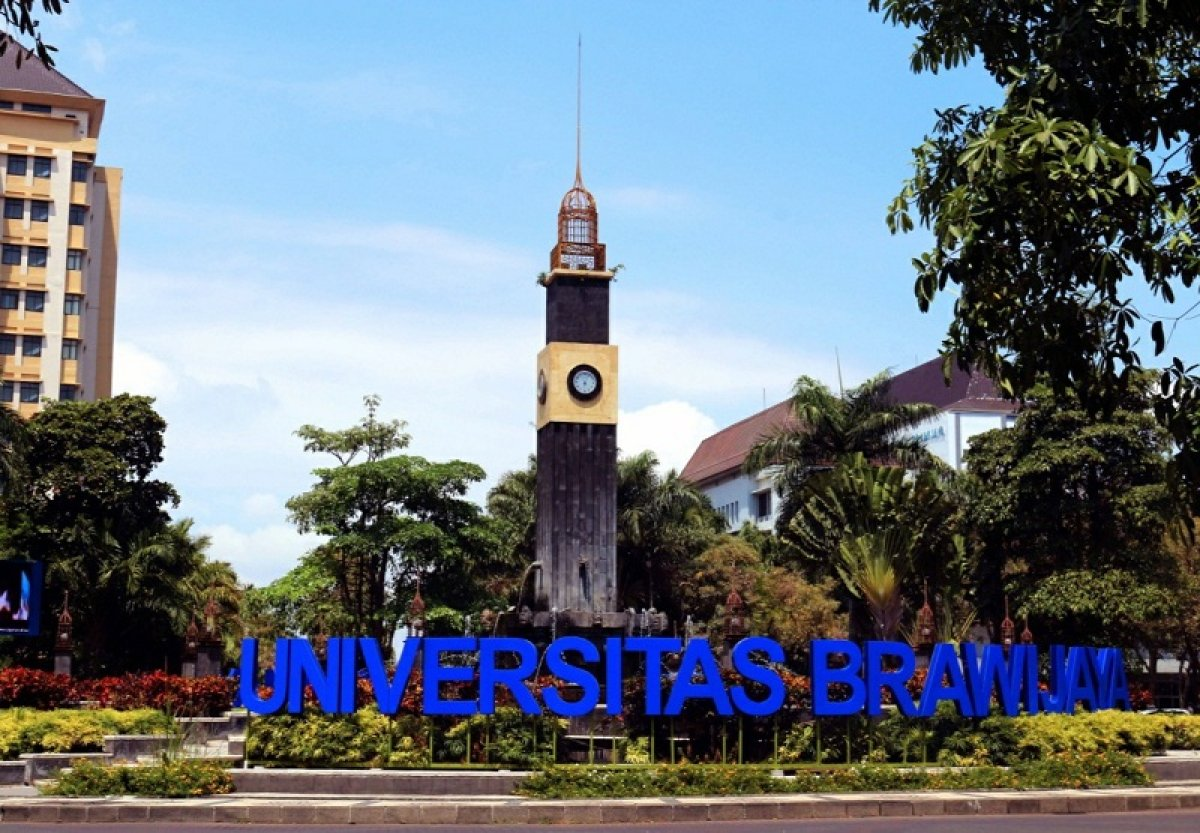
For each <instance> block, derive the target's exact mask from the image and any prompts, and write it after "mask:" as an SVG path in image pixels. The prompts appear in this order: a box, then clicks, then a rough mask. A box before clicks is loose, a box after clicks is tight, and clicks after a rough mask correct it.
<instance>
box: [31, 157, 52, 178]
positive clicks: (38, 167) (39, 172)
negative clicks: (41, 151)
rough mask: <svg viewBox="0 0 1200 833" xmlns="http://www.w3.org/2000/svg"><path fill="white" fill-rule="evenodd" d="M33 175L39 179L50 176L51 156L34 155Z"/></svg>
mask: <svg viewBox="0 0 1200 833" xmlns="http://www.w3.org/2000/svg"><path fill="white" fill-rule="evenodd" d="M33 175H34V176H36V177H37V178H38V179H49V178H50V157H49V156H35V157H33Z"/></svg>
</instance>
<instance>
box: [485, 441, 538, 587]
mask: <svg viewBox="0 0 1200 833" xmlns="http://www.w3.org/2000/svg"><path fill="white" fill-rule="evenodd" d="M487 513H488V517H489V518H491V519H492V522H493V525H494V526H493V529H494V532H495V535H496V537H497V539H498V546H497V548H496V558H495V561H494V563H493V564H491V565H489V568H488V569H486V570H485V571H484V572H483V574H482V575H481V576H480V578H481V580H482V581H483V583H484V585H485V586H486V587H487V589H488V591H489V592H490V593H492V594H493V595H494V596H496V597H498V598H499V599H503V600H504V601H505V602H507V603H508V604H511V605H515V604H517V601H518V599H517V596H518V595H519V593H520V589H521V588H520V585H521V581H522V579H523V575H524V571H525V567H526V566H527V565H529V564H531V563H533V561H534V559H536V558H537V458H535V457H533V456H532V455H531V456H530V458H529V463H528V465H527V466H526V467H525V468H523V469H517V470H515V471H510V472H505V473H504V474H503V475H501V476H500V479H499V480H498V481H496V485H495V486H493V487H492V488H491V490H490V491H489V492H488V495H487Z"/></svg>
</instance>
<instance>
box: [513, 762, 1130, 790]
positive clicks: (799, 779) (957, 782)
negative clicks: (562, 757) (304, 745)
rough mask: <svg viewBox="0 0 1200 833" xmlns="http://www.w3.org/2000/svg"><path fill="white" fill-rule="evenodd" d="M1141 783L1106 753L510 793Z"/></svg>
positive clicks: (564, 781)
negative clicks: (1016, 762)
mask: <svg viewBox="0 0 1200 833" xmlns="http://www.w3.org/2000/svg"><path fill="white" fill-rule="evenodd" d="M1149 783H1150V778H1149V776H1148V775H1147V774H1146V771H1145V769H1143V768H1142V766H1141V764H1140V763H1139V762H1138V761H1137V760H1136V759H1135V758H1132V757H1130V756H1128V755H1123V754H1120V753H1116V752H1110V753H1106V754H1103V755H1056V756H1054V757H1052V758H1050V759H1047V760H1045V761H1033V762H1026V763H1023V764H1021V765H1020V766H1018V767H1014V768H1013V769H1005V768H1002V767H995V766H980V767H970V768H966V769H940V770H930V769H917V768H913V769H905V768H899V767H891V766H879V765H877V764H866V765H861V766H848V767H841V768H838V769H827V770H802V771H800V772H798V773H796V775H795V776H794V777H792V778H773V777H771V775H770V774H769V773H768V771H767V770H766V769H764V768H761V767H744V766H720V765H693V764H680V765H678V766H656V767H624V768H616V767H594V766H570V765H568V766H551V767H546V768H545V769H543V770H541V771H539V772H536V773H534V774H533V775H531V776H529V777H528V778H527V779H525V780H524V781H523V782H522V783H521V784H520V785H519V786H518V787H517V791H518V792H520V793H522V794H524V795H529V796H533V797H537V798H637V797H654V796H680V795H755V794H764V793H783V792H792V793H829V792H889V791H913V790H967V789H969V790H978V789H1045V788H1050V787H1075V788H1080V787H1101V786H1118V785H1137V786H1142V785H1146V784H1149Z"/></svg>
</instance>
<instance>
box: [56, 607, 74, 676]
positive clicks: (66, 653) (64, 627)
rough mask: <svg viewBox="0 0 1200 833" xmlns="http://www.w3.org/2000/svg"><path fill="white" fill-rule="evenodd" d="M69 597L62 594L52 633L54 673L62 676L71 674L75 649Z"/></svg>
mask: <svg viewBox="0 0 1200 833" xmlns="http://www.w3.org/2000/svg"><path fill="white" fill-rule="evenodd" d="M69 598H70V596H69V594H63V606H62V612H60V613H59V614H58V630H57V631H55V634H54V673H55V674H59V675H61V676H63V677H70V676H71V663H72V662H73V660H74V650H75V639H74V634H73V633H72V624H71V611H70V609H69V608H68V600H69Z"/></svg>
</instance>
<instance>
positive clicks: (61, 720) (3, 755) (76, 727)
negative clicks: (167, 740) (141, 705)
mask: <svg viewBox="0 0 1200 833" xmlns="http://www.w3.org/2000/svg"><path fill="white" fill-rule="evenodd" d="M173 725H174V721H173V720H172V719H171V717H170V716H169V715H167V714H165V713H163V712H161V711H156V710H154V709H136V710H133V711H117V710H115V709H95V710H86V711H82V710H74V709H72V710H61V711H37V710H35V709H28V708H18V709H5V710H2V711H0V760H15V759H16V758H17V757H18V756H19V755H22V754H25V753H27V752H100V751H103V749H104V736H105V735H122V734H125V735H145V734H161V733H166V732H169V731H171V729H172V728H173Z"/></svg>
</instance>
